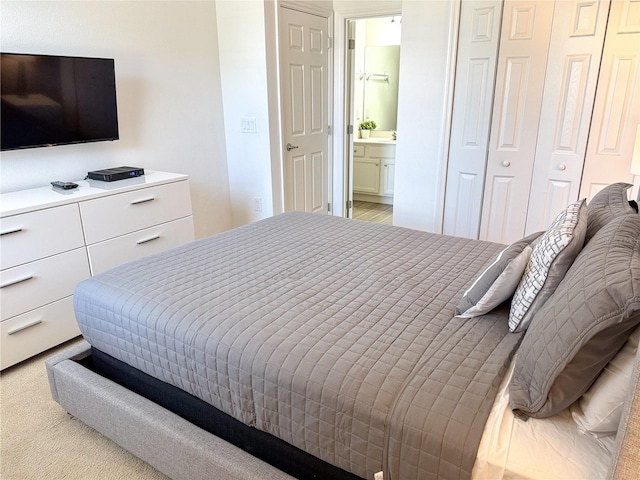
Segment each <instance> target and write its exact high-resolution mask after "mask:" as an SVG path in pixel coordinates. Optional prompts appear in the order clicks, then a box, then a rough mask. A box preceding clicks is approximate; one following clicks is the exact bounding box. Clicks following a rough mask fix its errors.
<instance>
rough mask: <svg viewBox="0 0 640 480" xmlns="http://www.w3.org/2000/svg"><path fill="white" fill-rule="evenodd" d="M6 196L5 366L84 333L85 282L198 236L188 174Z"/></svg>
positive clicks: (0, 356)
mask: <svg viewBox="0 0 640 480" xmlns="http://www.w3.org/2000/svg"><path fill="white" fill-rule="evenodd" d="M76 183H78V184H79V187H78V188H77V189H74V190H70V191H60V190H57V189H53V188H51V187H43V188H36V189H31V190H23V191H20V192H11V193H5V194H2V195H0V209H1V210H0V213H1V216H0V233H2V235H1V236H0V267H1V270H0V369H4V368H7V367H9V366H11V365H14V364H16V363H18V362H20V361H22V360H24V359H26V358H29V357H31V356H33V355H36V354H37V353H40V352H42V351H44V350H46V349H48V348H51V347H53V346H55V345H58V344H59V343H62V342H64V341H66V340H68V339H70V338H73V337H75V336H77V335H79V334H80V331H79V330H78V326H77V323H76V321H75V316H74V313H73V290H74V288H75V286H76V285H77V284H78V282H80V281H81V280H83V279H85V278H88V277H89V276H90V275H96V274H98V273H100V272H103V271H105V270H108V269H109V268H112V267H115V266H117V265H120V264H122V263H125V262H127V261H130V260H134V259H137V258H140V257H143V256H146V255H150V254H154V253H158V252H160V251H163V250H166V249H169V248H173V247H176V246H179V245H182V244H184V243H187V242H189V241H192V240H193V239H194V229H193V217H192V214H191V197H190V193H189V181H188V177H187V176H186V175H179V174H172V173H165V172H147V174H146V175H145V176H143V177H138V178H132V179H127V180H121V181H118V182H111V183H105V182H96V181H79V182H76Z"/></svg>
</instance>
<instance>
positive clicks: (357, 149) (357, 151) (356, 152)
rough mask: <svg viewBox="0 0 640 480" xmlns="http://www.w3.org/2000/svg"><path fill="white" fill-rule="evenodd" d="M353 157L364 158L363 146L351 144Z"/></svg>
mask: <svg viewBox="0 0 640 480" xmlns="http://www.w3.org/2000/svg"><path fill="white" fill-rule="evenodd" d="M353 156H354V157H364V145H362V144H357V143H354V144H353Z"/></svg>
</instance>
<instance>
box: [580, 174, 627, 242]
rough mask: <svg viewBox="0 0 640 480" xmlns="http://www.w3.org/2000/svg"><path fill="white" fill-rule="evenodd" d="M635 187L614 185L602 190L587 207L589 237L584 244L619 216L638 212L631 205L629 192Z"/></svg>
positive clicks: (587, 236) (625, 184)
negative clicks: (628, 196)
mask: <svg viewBox="0 0 640 480" xmlns="http://www.w3.org/2000/svg"><path fill="white" fill-rule="evenodd" d="M632 186H633V185H631V184H630V183H612V184H611V185H609V186H607V187H605V188H603V189H602V190H600V191H599V192H598V193H596V195H595V196H594V197H593V198H592V199H591V201H590V202H589V204H588V205H587V235H586V237H585V239H584V242H585V243H587V242H588V241H589V240H591V239H592V238H593V236H594V235H595V234H596V233H597V232H598V230H600V229H601V228H602V227H604V226H605V225H606V224H607V223H609V222H610V221H611V220H613V219H614V218H616V217H617V216H619V215H629V214H635V213H636V211H635V210H634V209H633V207H632V206H631V205H629V199H628V198H627V190H628V189H630V188H631V187H632Z"/></svg>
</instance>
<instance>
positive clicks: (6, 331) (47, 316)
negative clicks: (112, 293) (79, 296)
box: [0, 297, 80, 369]
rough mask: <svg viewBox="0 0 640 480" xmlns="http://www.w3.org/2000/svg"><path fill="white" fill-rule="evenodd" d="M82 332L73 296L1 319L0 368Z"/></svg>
mask: <svg viewBox="0 0 640 480" xmlns="http://www.w3.org/2000/svg"><path fill="white" fill-rule="evenodd" d="M78 335H80V329H79V328H78V323H77V322H76V317H75V315H74V313H73V297H66V298H63V299H62V300H59V301H57V302H55V303H50V304H49V305H46V306H44V307H41V308H38V309H36V310H31V311H30V312H27V313H25V314H22V315H18V316H17V317H13V318H11V319H9V320H5V321H4V322H0V343H1V344H2V349H1V350H0V369H4V368H7V367H10V366H11V365H14V364H16V363H18V362H21V361H22V360H24V359H26V358H29V357H31V356H33V355H36V354H38V353H40V352H43V351H45V350H47V349H48V348H51V347H54V346H56V345H58V344H60V343H62V342H65V341H67V340H69V339H71V338H74V337H77V336H78Z"/></svg>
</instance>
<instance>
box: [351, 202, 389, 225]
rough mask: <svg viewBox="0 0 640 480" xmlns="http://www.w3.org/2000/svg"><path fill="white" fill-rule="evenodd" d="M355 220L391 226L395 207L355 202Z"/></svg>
mask: <svg viewBox="0 0 640 480" xmlns="http://www.w3.org/2000/svg"><path fill="white" fill-rule="evenodd" d="M353 218H355V219H357V220H366V221H368V222H375V223H383V224H385V225H391V224H392V220H393V205H385V204H383V203H373V202H362V201H359V200H355V201H354V202H353Z"/></svg>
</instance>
